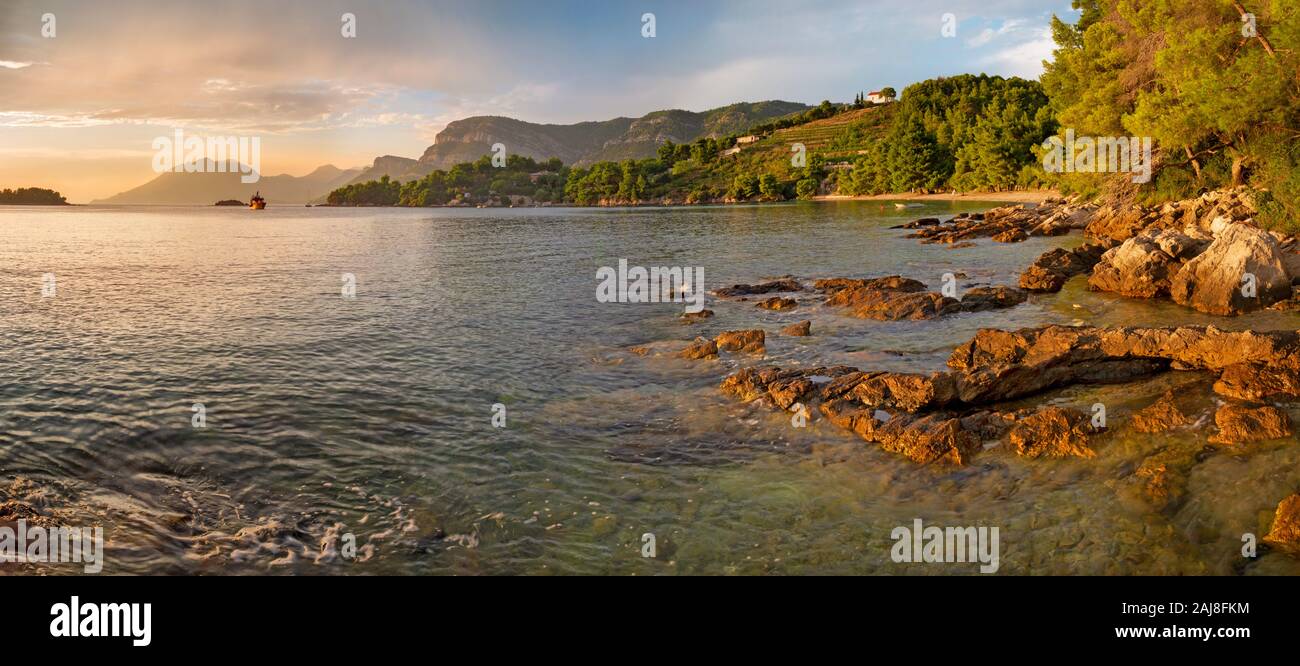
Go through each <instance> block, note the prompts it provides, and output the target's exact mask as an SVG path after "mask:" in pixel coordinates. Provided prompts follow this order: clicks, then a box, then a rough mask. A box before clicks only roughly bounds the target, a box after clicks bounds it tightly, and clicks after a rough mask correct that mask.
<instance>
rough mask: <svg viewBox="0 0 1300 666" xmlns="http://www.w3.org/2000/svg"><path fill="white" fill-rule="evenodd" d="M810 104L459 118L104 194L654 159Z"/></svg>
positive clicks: (163, 195)
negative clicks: (415, 154)
mask: <svg viewBox="0 0 1300 666" xmlns="http://www.w3.org/2000/svg"><path fill="white" fill-rule="evenodd" d="M807 108H809V107H808V105H806V104H800V103H798V102H783V101H779V100H776V101H767V102H752V103H751V102H741V103H738V104H731V105H729V106H724V107H719V108H716V109H710V110H708V111H700V112H694V111H682V110H679V109H671V110H666V111H653V112H651V113H648V114H646V115H644V116H641V117H640V118H614V119H612V120H603V121H588V122H581V123H575V124H572V125H551V124H540V123H530V122H525V121H523V120H515V119H514V118H506V117H503V116H473V117H470V118H465V119H463V120H456V121H453V122H451V123H449V124H448V125H447V127H446V128H445V129H443V130H442V131H441V132H438V134H437V136H435V137H434V143H433V145H432V146H429V147H428V148H427V149H426V150H425V151H424V154H423V155H421V156H420V157H419V159H411V158H408V157H397V156H395V155H384V156H382V157H376V158H375V161H374V163H373V164H372V165H370V166H369V167H366V168H364V169H346V170H344V169H339V168H337V167H334V166H323V167H320V168H319V169H317V170H315V171H313V172H312V173H310V174H307V175H306V176H300V177H295V176H289V175H280V176H270V177H263V178H262V179H261V180H259V181H258V182H257V183H254V184H252V185H245V184H243V183H241V182H240V181H239V174H238V173H165V174H163V175H161V176H159V177H157V178H155V179H154V180H152V181H149V182H148V183H145V184H144V185H141V186H140V187H137V188H135V189H132V190H128V191H126V192H123V193H121V194H117V195H114V196H112V197H109V198H107V199H101V200H99V201H96V202H95V203H114V204H140V203H157V204H164V203H166V204H211V203H215V202H216V201H218V200H221V199H239V200H241V201H247V200H248V198H249V197H251V196H252V195H253V192H254V191H258V190H260V191H261V193H262V196H264V197H266V199H267V200H268V201H270V202H271V203H272V204H277V203H308V202H319V201H323V200H324V198H325V195H327V194H329V193H330V191H332V190H334V189H336V188H338V187H340V186H342V185H346V184H348V183H352V182H364V181H367V180H377V179H379V178H380V177H382V176H388V177H389V178H392V179H394V180H398V181H402V182H405V181H408V180H413V179H416V178H420V177H423V176H424V175H426V174H428V173H430V172H431V171H434V170H435V169H444V170H445V169H449V168H451V167H452V166H454V165H456V164H460V163H462V162H473V161H474V160H476V159H478V158H479V157H482V156H483V155H487V154H490V153H491V152H492V144H494V143H501V144H504V145H505V147H506V153H507V154H512V155H523V156H525V157H532V158H534V159H539V160H542V159H550V158H552V157H558V158H560V160H561V161H563V162H564V163H565V164H570V165H580V166H581V165H586V164H591V163H593V162H600V161H605V160H622V159H627V158H637V159H640V158H646V157H653V156H654V154H655V150H656V149H657V148H658V147H659V145H660V144H662V143H663V142H665V141H673V142H674V143H685V142H689V141H694V140H695V139H698V138H700V137H721V136H726V135H728V134H732V133H735V132H743V131H745V130H746V129H748V128H750V127H752V126H753V125H756V124H758V123H760V122H762V121H764V120H768V119H771V118H777V117H780V116H785V115H789V114H791V113H796V112H799V111H803V110H805V109H807Z"/></svg>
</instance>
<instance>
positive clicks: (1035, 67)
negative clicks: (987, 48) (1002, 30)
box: [980, 27, 1056, 79]
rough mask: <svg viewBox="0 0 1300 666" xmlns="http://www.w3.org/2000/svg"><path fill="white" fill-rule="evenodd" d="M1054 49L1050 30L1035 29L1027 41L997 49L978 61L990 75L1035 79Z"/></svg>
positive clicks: (1041, 71)
mask: <svg viewBox="0 0 1300 666" xmlns="http://www.w3.org/2000/svg"><path fill="white" fill-rule="evenodd" d="M1055 48H1056V42H1054V41H1052V31H1051V29H1050V28H1046V27H1041V28H1036V29H1034V30H1032V31H1031V32H1030V38H1029V39H1026V40H1024V41H1021V42H1019V43H1017V44H1012V45H1009V46H1006V47H1004V48H1002V49H999V50H998V51H996V52H994V53H992V54H990V55H988V56H986V57H984V58H983V59H982V60H980V64H981V65H982V66H984V67H987V68H989V70H990V73H991V74H1003V75H1008V76H1020V77H1024V78H1031V79H1032V78H1037V77H1038V76H1039V75H1040V74H1042V73H1043V61H1044V60H1051V59H1052V50H1053V49H1055Z"/></svg>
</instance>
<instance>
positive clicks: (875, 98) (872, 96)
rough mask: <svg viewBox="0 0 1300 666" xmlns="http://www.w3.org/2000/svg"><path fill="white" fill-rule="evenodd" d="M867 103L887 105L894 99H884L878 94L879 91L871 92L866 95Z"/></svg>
mask: <svg viewBox="0 0 1300 666" xmlns="http://www.w3.org/2000/svg"><path fill="white" fill-rule="evenodd" d="M867 101H868V102H871V103H872V104H888V103H890V102H892V101H894V98H893V97H885V96H884V95H882V94H880V91H879V90H873V91H871V92H869V93H867Z"/></svg>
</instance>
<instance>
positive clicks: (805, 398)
mask: <svg viewBox="0 0 1300 666" xmlns="http://www.w3.org/2000/svg"><path fill="white" fill-rule="evenodd" d="M1246 363H1259V364H1262V365H1264V366H1267V367H1269V368H1280V369H1292V370H1300V335H1298V334H1297V332H1295V331H1269V332H1263V333H1256V332H1251V331H1231V332H1230V331H1220V330H1218V329H1215V328H1213V327H1182V328H1083V327H1067V326H1044V327H1041V328H1033V329H1024V330H1020V331H1001V330H996V329H986V330H982V331H980V332H979V333H978V334H977V335H976V336H975V337H974V338H973V339H971V340H970V341H969V342H967V343H966V344H964V345H961V346H960V347H958V348H957V349H956V350H954V352H953V354H952V356H951V357H950V358H949V360H948V367H949V371H947V372H937V373H931V374H919V373H897V372H880V371H863V370H859V369H857V368H852V367H848V366H831V367H820V368H795V369H782V368H778V367H758V368H744V369H741V370H738V371H736V372H734V373H732V374H731V375H729V376H728V377H727V378H726V379H724V380H723V382H722V390H723V391H724V392H726V393H730V394H734V395H736V396H738V397H740V398H741V399H742V400H745V401H752V400H762V401H765V402H766V403H768V404H770V405H772V406H775V407H779V408H783V409H788V408H790V407H791V406H792V405H793V404H794V403H796V402H798V403H801V404H804V405H808V406H811V405H813V404H815V403H820V404H821V412H822V413H823V414H825V415H826V416H828V417H830V419H831V420H832V422H834V423H837V424H839V425H841V426H842V427H845V428H849V429H851V430H853V431H854V432H856V433H857V434H858V435H859V436H861V437H863V438H864V439H867V440H869V441H872V442H877V443H879V444H880V445H881V447H882V448H883V449H885V450H888V451H893V452H897V453H900V454H902V455H905V456H907V457H908V458H911V459H913V460H916V461H918V462H934V461H941V460H942V461H948V462H965V461H967V460H969V458H970V457H971V456H972V455H974V453H975V452H977V451H978V450H979V448H980V447H979V444H980V442H981V441H988V440H996V439H1000V438H1002V437H1003V436H1004V435H1006V436H1008V437H1009V438H1010V443H1011V446H1012V448H1013V449H1014V450H1015V451H1016V452H1017V453H1018V454H1020V455H1023V456H1027V457H1059V456H1078V457H1089V456H1091V455H1092V449H1091V446H1090V445H1089V439H1090V438H1091V437H1092V436H1093V434H1094V433H1093V431H1092V428H1091V427H1090V425H1089V423H1088V415H1087V414H1085V413H1083V412H1079V411H1077V410H1072V409H1063V408H1060V407H1048V408H1044V409H1042V410H1039V411H1038V412H1035V413H1032V414H1026V413H1025V410H1015V411H1000V410H998V409H997V408H996V407H987V406H986V405H992V404H994V403H999V402H1002V401H1006V400H1012V399H1017V398H1023V397H1026V396H1030V395H1033V394H1035V393H1038V392H1041V391H1045V390H1048V389H1052V388H1058V387H1062V386H1068V385H1071V384H1076V383H1093V382H1113V381H1124V380H1128V379H1133V378H1137V377H1142V376H1144V375H1148V374H1151V373H1155V372H1161V371H1164V370H1167V369H1169V368H1170V366H1171V364H1177V366H1178V367H1179V368H1184V369H1200V370H1211V371H1218V372H1224V371H1225V369H1227V368H1229V367H1230V366H1234V365H1237V364H1246ZM1234 372H1238V371H1237V370H1234ZM1178 397H1179V396H1175V395H1174V394H1167V395H1166V396H1165V397H1164V398H1162V399H1161V400H1160V401H1157V403H1156V404H1153V405H1151V406H1150V407H1148V408H1147V409H1145V410H1142V411H1141V412H1139V413H1138V414H1137V415H1135V417H1134V419H1133V425H1134V427H1135V428H1136V429H1138V430H1140V431H1144V432H1157V431H1161V430H1164V429H1167V428H1169V427H1174V426H1176V425H1181V424H1186V423H1188V422H1189V421H1191V420H1194V419H1193V415H1192V414H1191V409H1190V408H1186V407H1183V406H1182V405H1181V404H1179V403H1178V402H1177V399H1178ZM1268 409H1271V408H1268ZM1268 409H1264V408H1258V409H1254V410H1252V411H1250V412H1249V413H1243V414H1242V415H1240V416H1238V415H1236V414H1234V413H1233V412H1232V411H1231V410H1229V411H1225V410H1220V413H1221V417H1222V418H1221V419H1220V429H1221V430H1223V434H1224V435H1225V437H1234V436H1235V435H1233V433H1235V432H1237V431H1241V432H1247V433H1252V435H1251V436H1280V435H1277V434H1275V433H1278V432H1282V431H1283V430H1284V429H1285V428H1288V427H1289V424H1287V423H1286V420H1285V417H1286V415H1285V413H1283V412H1280V410H1273V412H1271V413H1270V412H1268ZM1261 410H1263V411H1261ZM1008 431H1009V432H1008ZM1184 457H1185V456H1183V452H1182V451H1181V450H1180V452H1179V454H1178V456H1175V458H1176V460H1175V462H1177V463H1178V464H1179V465H1180V466H1186V465H1184V463H1185V462H1186V461H1184V460H1183V458H1184ZM1171 460H1173V459H1171ZM1188 464H1190V463H1188ZM1158 467H1159V465H1158V464H1157V463H1156V462H1153V463H1152V467H1151V469H1149V470H1147V472H1145V473H1144V474H1146V477H1144V478H1145V481H1144V482H1146V483H1152V484H1156V486H1157V487H1163V486H1165V485H1168V483H1171V481H1168V480H1166V479H1165V478H1164V474H1165V473H1166V472H1167V471H1168V470H1162V469H1158ZM1179 469H1181V467H1179ZM1180 473H1181V472H1180ZM1147 477H1149V478H1147ZM1162 492H1163V491H1162Z"/></svg>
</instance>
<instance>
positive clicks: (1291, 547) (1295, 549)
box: [1263, 495, 1300, 557]
mask: <svg viewBox="0 0 1300 666" xmlns="http://www.w3.org/2000/svg"><path fill="white" fill-rule="evenodd" d="M1263 541H1264V543H1266V544H1268V545H1270V546H1272V547H1273V548H1276V549H1278V550H1280V551H1282V552H1284V553H1286V554H1288V555H1290V556H1292V557H1300V495H1291V496H1290V497H1287V498H1286V499H1284V500H1282V501H1281V502H1279V503H1278V505H1277V510H1276V511H1275V512H1274V513H1273V525H1272V526H1271V527H1269V529H1268V534H1265V535H1264V539H1263Z"/></svg>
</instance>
